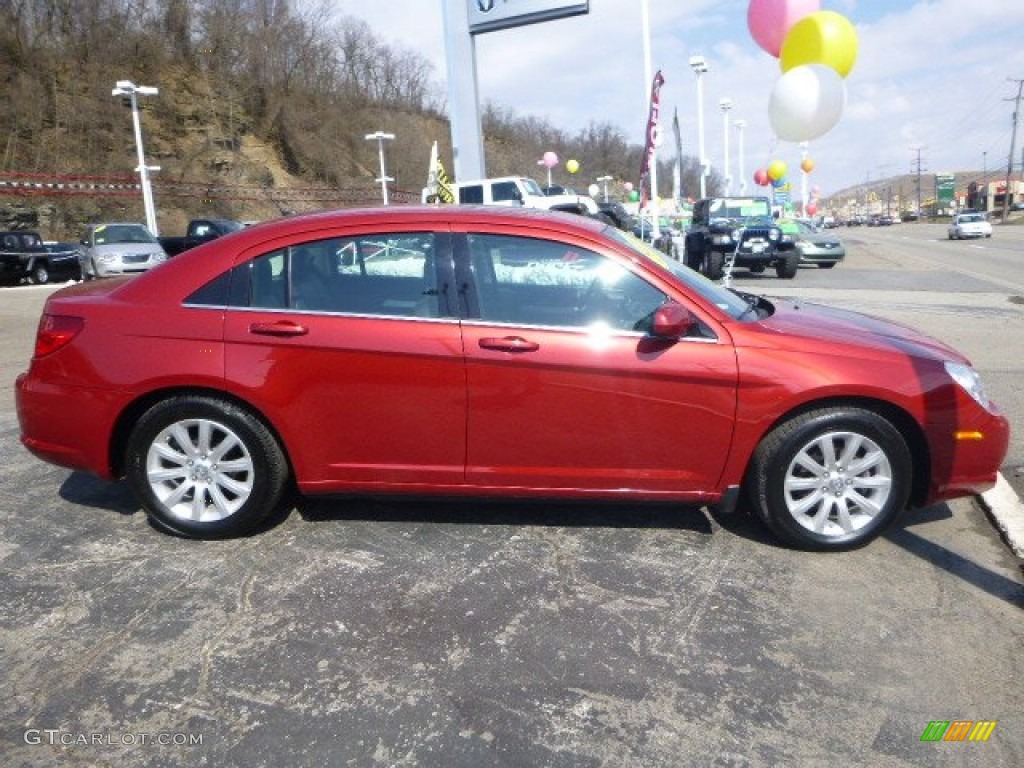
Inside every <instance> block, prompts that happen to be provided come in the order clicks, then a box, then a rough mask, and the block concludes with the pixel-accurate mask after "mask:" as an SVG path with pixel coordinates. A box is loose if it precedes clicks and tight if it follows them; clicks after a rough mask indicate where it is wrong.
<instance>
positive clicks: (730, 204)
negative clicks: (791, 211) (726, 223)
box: [710, 197, 772, 219]
mask: <svg viewBox="0 0 1024 768" xmlns="http://www.w3.org/2000/svg"><path fill="white" fill-rule="evenodd" d="M710 214H711V218H713V219H764V218H769V219H770V218H771V215H772V212H771V208H770V207H769V206H768V200H767V199H766V198H763V197H730V198H728V199H725V200H712V201H711V208H710Z"/></svg>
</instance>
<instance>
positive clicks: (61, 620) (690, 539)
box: [0, 225, 1024, 768]
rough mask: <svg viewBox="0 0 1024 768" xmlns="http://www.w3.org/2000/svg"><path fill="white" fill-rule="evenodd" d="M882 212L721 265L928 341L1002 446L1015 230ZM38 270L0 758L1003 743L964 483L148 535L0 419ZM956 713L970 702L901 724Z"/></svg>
mask: <svg viewBox="0 0 1024 768" xmlns="http://www.w3.org/2000/svg"><path fill="white" fill-rule="evenodd" d="M904 227H905V228H904ZM904 227H893V228H892V229H891V230H867V229H862V230H849V231H847V230H839V233H840V234H841V235H845V236H847V238H848V241H849V250H850V255H849V257H848V261H847V263H845V264H843V265H841V266H840V267H838V268H837V269H834V270H831V271H825V270H813V269H805V270H801V272H800V274H799V275H798V276H797V278H796V279H795V280H793V281H780V280H776V279H772V278H765V279H761V280H755V279H751V278H749V277H741V278H739V279H738V280H737V284H742V285H745V286H750V285H756V287H757V288H758V289H760V290H763V291H765V292H768V293H774V294H776V295H794V296H801V297H803V298H813V299H818V300H831V301H836V302H840V303H843V304H844V305H847V306H854V307H855V308H857V309H864V310H867V311H871V312H873V313H875V314H884V315H887V316H891V317H895V318H896V319H903V320H907V321H910V322H913V323H914V324H916V325H919V326H923V327H925V328H926V329H927V330H929V331H930V332H932V333H933V334H934V335H937V336H940V337H942V338H945V339H948V340H950V341H952V342H954V343H955V344H957V345H958V346H960V347H961V348H963V349H964V350H965V351H966V352H967V353H968V354H969V355H970V356H971V357H972V358H973V359H974V360H975V363H976V364H977V365H978V367H979V368H980V369H981V370H982V371H983V373H984V375H985V377H986V379H987V381H988V383H989V386H990V389H991V390H992V394H993V396H994V397H995V398H996V399H997V400H999V401H1001V402H1002V403H1003V404H1004V407H1005V409H1006V410H1007V411H1008V413H1009V414H1010V416H1011V420H1012V421H1013V428H1014V430H1015V436H1014V442H1013V447H1012V450H1011V457H1012V458H1011V459H1010V460H1009V462H1008V467H1007V468H1012V466H1018V467H1019V466H1020V465H1021V463H1024V462H1022V461H1021V457H1022V445H1021V435H1022V431H1021V426H1022V423H1021V422H1022V419H1024V403H1022V402H1021V399H1020V398H1021V394H1020V392H1019V384H1018V383H1017V382H1019V381H1020V377H1019V373H1020V367H1021V365H1022V362H1021V361H1022V360H1024V355H1021V354H1020V350H1019V347H1018V345H1019V344H1020V341H1019V339H1020V334H1019V333H1018V331H1019V330H1020V329H1021V328H1022V326H1024V305H1021V304H1020V303H1018V302H1017V301H1016V300H1015V299H1014V297H1018V298H1019V297H1020V296H1024V279H1022V278H1021V273H1020V268H1019V264H1020V263H1021V262H1020V260H1019V258H1018V257H1020V256H1024V254H1022V253H1021V249H1022V248H1024V229H1022V230H1021V236H1020V237H1015V238H1014V239H1012V240H1011V238H1010V236H1009V234H1005V236H1004V233H1003V232H1001V231H1000V230H998V229H997V236H996V238H993V240H992V241H991V243H988V242H985V243H976V244H969V243H952V244H951V243H947V242H945V241H936V239H935V238H932V239H931V240H929V239H928V234H929V231H930V230H929V229H928V227H929V225H921V226H920V227H916V226H915V227H913V228H912V227H911V226H910V225H904ZM904 239H905V241H904ZM975 246H981V248H983V249H985V250H976V249H975ZM989 248H992V249H993V250H998V253H997V254H996V253H990V252H989V250H988V249H989ZM936 253H938V254H940V255H939V256H936V255H934V254H936ZM1014 254H1017V255H1016V256H1015V255H1014ZM945 259H948V261H945ZM1014 259H1018V260H1017V261H1014ZM997 260H1005V265H1004V266H1003V267H998V268H994V269H993V270H992V272H991V273H990V272H989V269H990V268H992V265H993V263H995V262H996V261H997ZM1014 266H1016V268H1017V271H1016V272H1014V271H1013V268H1014ZM47 292H48V291H47V289H37V288H15V289H3V290H2V291H0V458H2V460H3V466H4V468H5V472H4V473H3V475H2V476H0V526H2V529H3V536H2V538H0V605H2V606H3V610H2V612H0V669H2V670H3V672H2V674H0V764H2V765H4V766H50V765H62V766H65V765H69V766H108V765H109V766H119V767H121V766H128V767H135V766H167V765H210V766H247V767H248V766H262V765H275V766H277V765H286V766H321V765H322V766H346V765H350V766H439V767H440V766H444V767H445V768H454V767H457V766H466V767H467V768H470V767H472V768H478V767H480V766H516V767H518V766H609V767H613V766H614V767H615V768H620V767H624V766H644V767H648V766H685V765H701V766H705V765H706V766H779V765H786V766H819V765H825V764H836V765H844V766H971V765H977V766H1019V765H1022V764H1024V719H1022V714H1021V705H1020V704H1021V694H1020V689H1021V681H1022V679H1024V677H1022V672H1024V661H1022V654H1021V648H1022V647H1024V643H1022V641H1024V611H1021V608H1022V607H1024V588H1022V574H1021V568H1020V561H1019V560H1017V559H1016V558H1015V557H1014V556H1013V555H1012V554H1011V553H1010V551H1009V550H1008V548H1007V546H1006V545H1005V544H1004V543H1003V541H1001V540H1000V538H999V536H998V535H997V533H996V532H995V530H994V529H993V527H992V525H991V524H990V522H989V520H988V519H987V517H986V515H985V514H984V512H983V511H982V510H981V509H980V508H979V506H978V505H977V504H976V503H975V502H974V501H973V500H963V501H956V502H953V503H949V504H940V505H936V506H934V507H931V508H929V509H925V510H920V511H917V512H914V513H911V514H907V515H905V516H904V517H903V518H901V519H900V521H899V523H898V524H897V526H896V527H895V528H893V529H892V530H891V531H890V532H889V533H888V534H887V535H886V536H884V537H883V538H882V539H880V540H878V541H876V542H874V543H873V544H872V545H870V546H868V547H866V548H864V549H861V550H858V551H856V552H849V553H843V554H838V555H815V554H806V553H799V552H793V551H789V550H786V549H782V548H780V547H778V546H777V545H776V544H775V543H774V542H773V541H771V540H770V539H768V538H766V536H765V535H764V532H763V531H762V529H761V528H760V527H759V526H757V525H755V524H753V523H751V522H748V521H747V520H746V519H744V518H742V517H740V518H737V519H733V520H729V519H723V520H717V519H715V518H714V517H711V516H710V515H708V514H707V513H706V512H705V511H703V510H697V509H688V508H681V507H676V506H668V505H635V506H631V505H613V506H610V505H570V504H560V505H554V504H541V503H528V504H527V503H521V504H494V503H486V504H484V503H473V502H460V503H449V502H440V501H435V502H429V503H428V502H412V501H380V500H377V501H367V500H352V501H345V502H309V501H304V502H299V503H298V504H297V505H296V508H295V509H292V510H286V511H285V512H284V513H283V514H282V516H281V518H280V519H278V520H275V521H274V522H273V523H272V524H271V525H270V526H269V527H268V529H267V530H265V531H263V532H262V533H260V534H259V535H257V536H254V537H252V538H248V539H242V540H237V541H227V542H194V541H186V540H181V539H175V538H171V537H168V536H165V535H161V534H159V533H157V532H156V531H155V530H153V529H152V528H151V527H150V526H149V525H148V524H147V522H146V520H145V518H144V516H143V515H142V514H141V513H140V512H139V511H138V509H137V506H136V505H135V503H134V501H133V500H132V498H131V496H130V494H129V493H128V491H127V489H126V488H125V487H124V486H123V485H122V484H119V483H113V484H108V483H103V482H100V481H97V480H95V479H92V478H90V477H87V476H85V475H81V474H79V473H73V472H69V471H66V470H61V469H58V468H55V467H50V466H48V465H45V464H42V463H40V462H38V461H36V460H35V459H34V458H32V457H31V456H30V455H29V454H27V453H26V452H25V451H23V450H22V449H21V447H20V445H19V444H18V442H17V425H16V420H15V417H14V414H13V398H12V394H11V384H12V383H13V379H14V376H15V375H16V373H17V372H19V371H20V370H21V369H23V368H24V366H25V364H26V361H27V359H28V356H29V355H30V353H31V346H32V336H33V332H34V328H35V323H36V320H37V317H38V312H39V309H40V307H41V304H42V301H43V298H44V296H45V295H46V293H47ZM955 720H963V721H968V720H969V721H993V722H995V723H996V725H995V727H994V729H993V730H992V732H991V736H990V737H989V739H988V740H987V741H985V742H983V743H978V742H937V743H936V742H927V741H922V740H921V738H922V735H923V734H924V732H925V730H926V729H927V728H928V727H929V724H930V723H932V722H933V721H955Z"/></svg>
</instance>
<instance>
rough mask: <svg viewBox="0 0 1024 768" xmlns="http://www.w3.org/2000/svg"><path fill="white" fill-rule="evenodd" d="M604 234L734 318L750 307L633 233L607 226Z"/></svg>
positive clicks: (720, 286)
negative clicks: (669, 274)
mask: <svg viewBox="0 0 1024 768" xmlns="http://www.w3.org/2000/svg"><path fill="white" fill-rule="evenodd" d="M605 234H607V235H608V236H609V237H611V238H612V239H613V240H616V241H618V242H619V243H622V244H623V245H625V246H626V247H627V248H629V249H630V250H631V251H633V252H634V253H637V254H639V255H640V256H642V257H643V258H645V259H648V260H649V261H653V262H654V263H655V264H657V265H658V266H660V267H662V268H664V269H667V270H668V271H669V272H671V273H672V275H673V276H674V277H675V278H676V279H677V280H679V282H681V283H683V284H684V285H685V286H686V287H687V288H689V289H690V290H691V291H693V292H694V293H697V294H700V295H701V296H702V297H704V298H705V299H707V300H708V301H709V302H711V303H713V304H714V305H715V306H716V307H718V308H719V309H720V310H722V311H723V312H725V313H726V314H727V315H729V316H730V317H731V318H732V319H733V320H738V319H739V318H740V316H741V315H743V314H744V313H746V312H747V310H748V309H749V308H750V302H748V301H746V300H744V299H743V298H741V297H740V296H738V295H737V294H736V293H734V292H733V291H731V290H729V289H728V288H726V287H724V286H722V285H719V284H718V283H713V282H711V281H710V280H708V279H707V278H706V277H704V275H702V274H700V273H699V272H694V271H693V270H692V269H690V268H688V267H684V266H683V265H682V264H680V263H679V262H678V261H675V260H673V259H670V258H668V257H667V256H666V255H665V254H664V253H662V252H661V251H659V250H658V249H656V248H654V247H652V246H650V245H648V244H647V243H645V242H643V241H641V240H639V239H637V238H635V237H633V236H632V235H628V234H626V233H625V232H622V231H621V230H618V229H616V228H615V227H608V228H607V229H606V230H605ZM747 316H748V317H752V319H756V314H755V315H753V316H751V315H749V314H748V315H747Z"/></svg>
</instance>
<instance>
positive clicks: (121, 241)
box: [80, 222, 167, 280]
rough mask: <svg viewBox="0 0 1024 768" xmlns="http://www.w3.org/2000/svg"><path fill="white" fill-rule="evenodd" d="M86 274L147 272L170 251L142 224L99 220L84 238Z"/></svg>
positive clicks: (90, 276)
mask: <svg viewBox="0 0 1024 768" xmlns="http://www.w3.org/2000/svg"><path fill="white" fill-rule="evenodd" d="M81 245H82V251H81V256H80V258H81V261H82V277H83V278H85V279H86V280H91V279H93V278H95V277H114V276H116V275H132V274H136V273H138V272H145V271H146V270H147V269H150V268H151V267H155V266H156V265H157V264H162V263H163V262H165V261H167V254H166V253H165V252H164V249H163V248H162V247H161V246H160V243H158V242H157V240H156V238H155V237H153V235H152V234H151V233H150V231H149V230H148V229H146V227H144V226H143V225H142V224H134V223H120V222H118V223H109V224H95V225H93V226H91V227H89V229H88V230H87V231H86V233H85V234H84V235H83V236H82V239H81Z"/></svg>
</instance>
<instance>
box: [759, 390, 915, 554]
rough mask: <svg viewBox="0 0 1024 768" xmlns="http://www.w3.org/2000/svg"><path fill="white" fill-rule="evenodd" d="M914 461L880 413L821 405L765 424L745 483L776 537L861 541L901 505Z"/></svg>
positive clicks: (804, 544) (805, 545)
mask: <svg viewBox="0 0 1024 768" xmlns="http://www.w3.org/2000/svg"><path fill="white" fill-rule="evenodd" d="M912 471H913V463H912V460H911V456H910V450H909V448H908V447H907V443H906V441H905V440H904V439H903V437H902V435H901V434H900V431H899V430H898V429H897V428H896V427H895V426H894V425H893V424H892V423H891V422H890V421H888V420H887V419H885V418H883V417H882V416H880V415H879V414H877V413H875V412H873V411H868V410H864V409H862V408H854V407H832V408H822V409H819V410H815V411H810V412H808V413H805V414H802V415H800V416H797V417H796V418H793V419H791V420H790V421H787V422H785V423H783V424H781V425H779V426H778V427H776V428H775V429H774V430H772V431H771V432H770V433H769V434H768V435H767V436H766V437H765V438H764V440H762V442H761V444H760V445H759V446H758V448H757V451H756V452H755V454H754V460H753V463H752V466H751V473H750V476H749V478H748V491H749V493H750V495H751V497H752V501H753V502H754V507H755V509H756V510H757V512H758V514H759V515H760V517H761V518H762V519H763V520H764V522H765V523H766V524H767V525H768V527H769V528H771V529H772V531H773V532H774V533H775V534H776V535H777V536H778V537H779V538H780V539H782V540H783V541H785V542H787V543H789V544H792V545H794V546H797V547H800V548H802V549H812V550H842V549H850V548H853V547H857V546H861V545H863V544H866V543H867V542H868V541H870V540H871V539H873V538H874V537H875V536H877V535H878V534H879V533H881V532H882V531H883V530H884V529H885V528H886V527H887V526H888V525H889V524H890V523H891V522H892V521H893V520H894V519H895V518H896V516H897V515H898V514H899V512H900V511H901V510H902V509H903V508H904V507H905V506H906V503H907V499H908V498H909V494H910V487H911V474H912Z"/></svg>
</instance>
